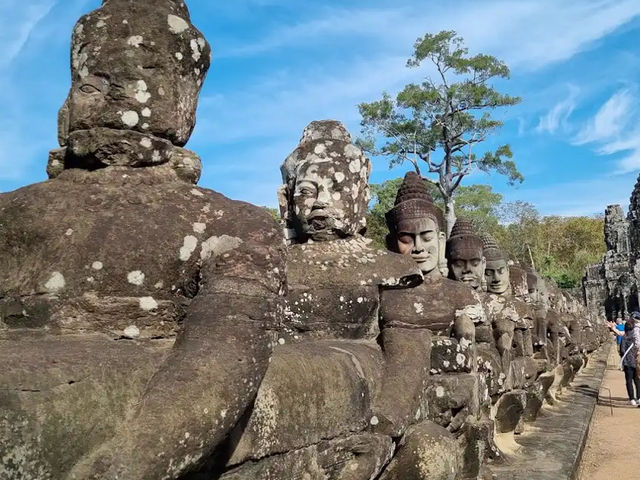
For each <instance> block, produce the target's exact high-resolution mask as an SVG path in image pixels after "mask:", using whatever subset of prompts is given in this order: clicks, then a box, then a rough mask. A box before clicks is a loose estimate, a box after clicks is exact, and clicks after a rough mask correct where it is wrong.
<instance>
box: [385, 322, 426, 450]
mask: <svg viewBox="0 0 640 480" xmlns="http://www.w3.org/2000/svg"><path fill="white" fill-rule="evenodd" d="M380 339H381V341H382V345H384V355H385V359H386V361H385V365H384V373H383V375H382V388H381V389H380V390H379V392H378V394H377V395H376V398H375V399H374V406H373V412H374V416H375V417H376V419H375V422H374V423H376V425H375V426H374V430H375V431H376V432H379V433H384V434H386V435H390V436H392V437H394V438H397V437H399V436H400V435H401V434H402V433H404V429H405V428H406V427H407V426H408V425H410V424H411V423H415V422H417V421H418V420H420V418H421V412H420V401H421V399H422V396H423V392H424V389H425V387H426V385H427V382H428V379H429V367H430V364H431V348H432V339H431V332H430V331H429V330H425V329H420V330H416V329H408V328H385V329H383V330H382V333H381V336H380ZM394 392H395V394H394Z"/></svg>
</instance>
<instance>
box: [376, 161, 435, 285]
mask: <svg viewBox="0 0 640 480" xmlns="http://www.w3.org/2000/svg"><path fill="white" fill-rule="evenodd" d="M386 220H387V226H388V227H389V232H390V234H389V238H388V246H389V248H390V249H391V250H392V251H394V252H398V253H401V254H403V255H411V257H412V258H413V259H414V260H415V261H416V263H417V264H418V266H419V267H420V270H421V271H422V273H423V274H424V275H438V276H439V275H441V274H443V273H444V272H443V270H444V271H445V272H446V260H445V256H444V254H445V242H446V234H445V233H444V216H443V214H442V211H441V210H440V209H439V208H438V207H437V206H436V205H435V204H434V203H433V199H432V198H431V195H430V194H429V191H428V190H427V187H426V184H425V180H424V179H423V178H422V177H420V175H418V174H417V173H416V172H413V171H412V172H409V173H407V174H406V175H405V177H404V180H403V182H402V185H401V186H400V190H399V191H398V195H397V197H396V203H395V206H394V207H393V208H392V209H391V210H389V211H388V212H387V214H386Z"/></svg>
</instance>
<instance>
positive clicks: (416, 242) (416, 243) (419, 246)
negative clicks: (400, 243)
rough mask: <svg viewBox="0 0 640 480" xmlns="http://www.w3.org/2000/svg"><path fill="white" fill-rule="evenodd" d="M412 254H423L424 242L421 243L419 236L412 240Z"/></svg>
mask: <svg viewBox="0 0 640 480" xmlns="http://www.w3.org/2000/svg"><path fill="white" fill-rule="evenodd" d="M413 252H414V253H420V252H424V242H423V241H422V238H420V235H416V236H415V238H414V239H413Z"/></svg>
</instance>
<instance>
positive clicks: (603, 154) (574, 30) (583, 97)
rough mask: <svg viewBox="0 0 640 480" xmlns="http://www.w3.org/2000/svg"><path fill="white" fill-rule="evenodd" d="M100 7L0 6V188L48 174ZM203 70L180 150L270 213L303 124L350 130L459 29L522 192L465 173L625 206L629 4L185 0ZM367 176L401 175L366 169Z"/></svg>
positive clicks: (568, 208) (576, 208)
mask: <svg viewBox="0 0 640 480" xmlns="http://www.w3.org/2000/svg"><path fill="white" fill-rule="evenodd" d="M99 4H100V2H99V0H57V1H55V0H21V1H20V2H15V0H0V191H3V192H4V191H10V190H13V189H16V188H19V187H21V186H23V185H27V184H29V183H33V182H37V181H42V180H44V179H45V177H46V175H45V166H46V160H47V152H48V150H50V149H52V148H55V147H56V146H57V144H56V115H57V110H58V108H59V106H60V105H61V104H62V102H63V100H64V98H65V97H66V94H67V90H68V88H69V84H70V74H69V41H70V33H71V29H72V27H73V24H74V23H75V21H76V20H77V18H78V17H79V16H80V15H82V14H83V13H86V12H88V11H90V10H92V9H94V8H96V7H98V6H99ZM188 4H189V6H190V9H191V15H192V19H193V22H194V23H195V24H196V25H197V26H198V27H199V28H200V29H201V30H202V31H203V32H204V33H205V35H206V37H207V38H208V40H209V41H210V43H211V44H212V47H213V52H214V61H213V65H212V68H211V70H210V71H209V76H208V78H207V81H206V83H205V87H204V90H203V93H202V96H201V101H200V106H199V111H198V125H197V127H196V130H195V132H194V134H193V136H192V138H191V141H190V142H189V145H188V148H191V149H192V150H194V151H196V152H197V153H199V154H200V155H201V156H202V158H203V161H204V172H203V177H202V180H201V182H200V185H201V186H204V187H208V188H212V189H214V190H218V191H220V192H222V193H224V194H226V195H228V196H229V197H231V198H236V199H241V200H246V201H249V202H252V203H256V204H260V205H270V206H275V205H276V203H277V201H276V196H275V191H276V189H277V187H278V185H279V184H280V173H279V166H280V164H281V163H282V161H283V160H284V158H285V157H286V156H287V155H288V154H289V152H290V151H291V150H293V148H295V146H296V144H297V143H298V140H299V138H300V135H301V133H302V130H303V128H304V127H305V126H306V125H307V124H308V123H309V122H310V121H312V120H319V119H324V118H333V119H337V120H341V121H343V122H344V123H345V124H346V125H347V127H348V128H349V130H350V131H351V133H352V134H353V135H354V136H356V135H358V133H359V130H360V128H359V114H358V111H357V104H358V103H360V102H363V101H372V100H376V99H378V98H379V97H380V95H381V93H382V92H383V91H388V92H390V93H395V92H397V91H398V90H399V89H401V88H402V86H404V85H405V84H406V83H409V82H413V81H420V79H421V72H420V70H416V69H407V68H405V63H406V59H407V58H408V57H409V56H410V54H411V48H412V45H413V42H414V41H415V39H416V38H417V37H419V36H421V35H423V34H425V33H427V32H431V33H435V32H438V31H440V30H444V29H453V30H456V31H457V32H458V33H459V34H460V35H461V36H463V37H464V38H465V41H466V43H467V45H468V47H469V48H470V50H471V51H472V52H482V53H490V54H493V55H495V56H497V57H498V58H501V59H503V60H505V61H506V62H507V63H508V65H509V66H510V67H511V70H512V78H511V80H509V81H507V82H503V83H501V84H499V88H500V89H502V90H503V91H507V92H509V93H511V94H514V95H519V96H521V97H522V98H523V102H522V103H521V104H520V105H518V106H517V107H513V108H511V109H509V110H505V111H498V112H496V115H497V116H498V118H500V119H502V120H504V122H505V127H504V128H503V129H502V130H501V131H500V132H499V134H498V135H497V136H496V137H495V138H494V139H493V140H492V142H491V144H496V145H497V144H498V143H500V144H501V143H510V144H511V146H512V149H513V151H514V160H515V161H516V163H517V165H518V167H519V168H520V170H521V172H522V173H523V174H524V176H525V182H524V183H523V184H522V185H521V186H519V187H517V188H514V187H510V186H508V185H507V184H506V182H505V181H504V179H503V178H501V177H500V176H498V175H491V176H487V175H484V174H479V173H476V174H473V175H472V176H470V177H469V178H467V179H466V180H465V182H464V183H465V184H470V183H489V184H491V185H492V186H493V187H494V189H495V190H496V191H498V192H500V193H502V194H503V195H504V197H505V199H506V200H507V201H515V200H524V201H528V202H531V203H533V204H534V205H536V207H537V208H538V209H539V210H540V211H541V212H542V213H543V214H548V215H550V214H557V215H589V214H594V213H600V212H602V211H603V210H604V208H605V206H606V205H607V204H610V203H621V204H623V205H626V204H627V203H628V199H629V196H630V194H631V190H632V189H633V186H634V184H635V181H636V178H637V175H638V172H639V171H640V50H638V47H637V46H638V44H639V43H640V42H639V40H640V2H639V1H638V0H518V1H515V0H511V1H506V0H466V1H465V0H459V1H456V2H444V1H427V0H422V1H417V0H394V1H381V0H352V1H348V0H342V1H338V0H327V1H324V2H317V1H316V2H311V1H307V2H301V1H300V0H233V1H229V2H222V1H213V0H191V1H188ZM373 165H374V171H373V175H372V182H381V181H383V180H385V179H388V178H395V177H398V176H402V175H403V174H404V172H405V171H406V170H407V168H408V166H405V167H404V168H403V167H398V168H396V169H394V170H392V171H389V169H388V166H387V162H386V160H385V159H382V158H380V159H374V162H373Z"/></svg>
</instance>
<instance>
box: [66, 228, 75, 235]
mask: <svg viewBox="0 0 640 480" xmlns="http://www.w3.org/2000/svg"><path fill="white" fill-rule="evenodd" d="M64 234H65V235H66V236H67V237H70V236H71V235H73V228H69V229H68V230H67V231H66V232H65V233H64Z"/></svg>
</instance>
